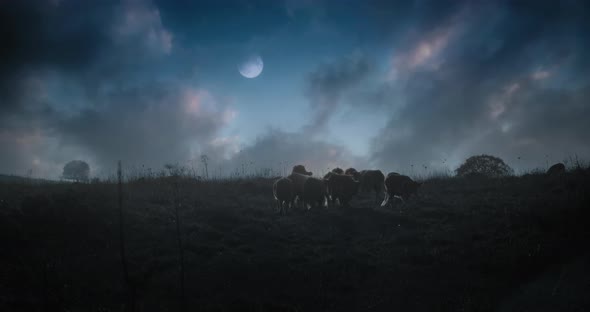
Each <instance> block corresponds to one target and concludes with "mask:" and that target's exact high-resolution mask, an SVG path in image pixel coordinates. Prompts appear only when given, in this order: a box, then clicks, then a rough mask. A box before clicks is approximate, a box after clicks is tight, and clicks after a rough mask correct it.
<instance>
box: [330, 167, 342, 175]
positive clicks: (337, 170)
mask: <svg viewBox="0 0 590 312" xmlns="http://www.w3.org/2000/svg"><path fill="white" fill-rule="evenodd" d="M332 172H333V173H337V174H344V170H342V169H341V168H338V167H336V168H334V169H332Z"/></svg>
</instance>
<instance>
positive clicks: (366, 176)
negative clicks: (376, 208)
mask: <svg viewBox="0 0 590 312" xmlns="http://www.w3.org/2000/svg"><path fill="white" fill-rule="evenodd" d="M359 174H360V181H361V191H363V192H375V203H377V204H378V202H379V201H380V199H381V196H382V195H383V192H384V189H385V185H384V182H385V175H383V172H381V170H362V171H361V172H360V173H359Z"/></svg>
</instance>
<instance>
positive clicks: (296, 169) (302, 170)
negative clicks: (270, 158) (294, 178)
mask: <svg viewBox="0 0 590 312" xmlns="http://www.w3.org/2000/svg"><path fill="white" fill-rule="evenodd" d="M291 173H299V174H302V175H306V176H311V175H312V173H311V171H307V170H305V166H304V165H296V166H293V170H292V171H291Z"/></svg>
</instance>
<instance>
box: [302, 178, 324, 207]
mask: <svg viewBox="0 0 590 312" xmlns="http://www.w3.org/2000/svg"><path fill="white" fill-rule="evenodd" d="M302 199H303V205H304V207H305V206H309V207H308V209H310V208H311V207H315V206H318V207H322V206H323V205H324V202H325V201H326V185H325V183H324V181H322V180H320V179H318V178H313V177H308V178H307V179H306V180H305V183H304V184H303V197H302Z"/></svg>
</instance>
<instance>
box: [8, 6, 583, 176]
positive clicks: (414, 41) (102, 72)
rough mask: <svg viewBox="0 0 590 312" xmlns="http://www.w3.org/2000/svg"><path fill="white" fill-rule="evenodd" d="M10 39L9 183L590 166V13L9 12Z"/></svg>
mask: <svg viewBox="0 0 590 312" xmlns="http://www.w3.org/2000/svg"><path fill="white" fill-rule="evenodd" d="M0 29H2V32H1V36H2V45H1V48H0V49H1V50H0V51H1V52H0V59H1V61H0V149H1V152H0V173H4V174H18V175H24V174H27V173H32V175H33V176H35V177H45V178H58V177H59V175H60V174H61V171H62V168H63V166H64V164H65V163H66V162H67V161H70V160H74V159H81V160H85V161H87V162H88V163H89V164H90V167H91V170H92V175H97V176H101V175H103V176H104V175H108V174H109V173H112V172H113V169H114V168H115V166H116V162H117V160H119V159H120V160H122V161H123V162H124V165H126V167H127V168H131V167H136V168H153V169H158V170H159V169H161V168H163V166H164V165H165V164H167V163H177V164H180V165H183V166H200V164H201V163H200V155H202V154H206V155H207V156H208V158H209V166H210V167H211V168H214V170H215V171H214V172H219V170H221V172H222V173H223V174H229V173H230V172H232V171H233V170H234V169H235V168H238V167H241V165H242V164H248V166H249V167H250V168H252V169H253V168H273V169H274V170H282V168H283V167H285V166H287V167H290V166H292V165H293V164H296V163H302V164H305V165H306V166H307V167H308V169H311V170H312V171H315V172H316V173H318V174H319V173H321V172H324V171H327V170H328V168H333V167H334V166H340V167H348V166H354V167H356V168H358V169H364V168H379V169H382V170H383V171H385V172H389V171H398V172H402V173H408V174H418V173H425V172H426V171H428V172H433V171H437V170H453V169H455V168H456V167H457V166H458V165H459V164H460V163H461V162H462V161H463V160H464V159H465V158H466V157H468V156H471V155H475V154H492V155H495V156H499V157H501V158H503V159H504V160H505V161H506V163H508V164H509V165H510V166H512V167H513V168H515V169H516V171H517V172H522V171H523V170H529V169H533V168H546V166H547V164H549V165H550V164H552V163H554V162H560V161H564V160H568V159H570V157H578V158H579V159H580V160H584V161H587V160H590V144H589V142H590V140H589V139H590V135H589V133H590V60H589V58H588V56H589V55H590V53H589V52H590V3H589V2H588V1H583V0H582V1H565V0H564V1H436V0H432V1H425V0H415V1H306V0H283V1H280V0H277V1H246V0H244V1H180V0H178V1H167V0H166V1H164V0H162V1H147V0H145V1H144V0H136V1H131V0H130V1H126V0H123V1H105V0H101V1H98V0H95V1H82V0H36V1H13V0H0ZM253 55H258V56H260V57H261V59H262V60H263V62H264V67H263V71H262V73H261V74H260V75H259V76H257V77H256V78H246V77H244V76H242V75H241V74H240V72H239V71H238V67H239V66H240V64H241V62H242V60H244V59H247V58H248V57H251V56H253ZM142 166H143V167H142ZM425 167H426V168H425ZM212 171H213V170H212Z"/></svg>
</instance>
